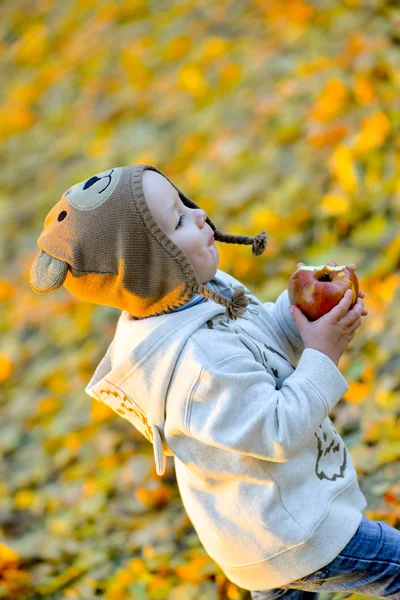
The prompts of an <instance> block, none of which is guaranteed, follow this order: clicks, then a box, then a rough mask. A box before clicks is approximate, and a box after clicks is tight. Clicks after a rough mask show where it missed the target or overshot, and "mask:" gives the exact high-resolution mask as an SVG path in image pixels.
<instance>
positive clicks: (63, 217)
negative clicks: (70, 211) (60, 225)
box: [57, 210, 67, 221]
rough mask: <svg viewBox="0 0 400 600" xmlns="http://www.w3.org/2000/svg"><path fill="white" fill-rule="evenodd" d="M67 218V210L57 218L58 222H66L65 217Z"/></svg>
mask: <svg viewBox="0 0 400 600" xmlns="http://www.w3.org/2000/svg"><path fill="white" fill-rule="evenodd" d="M66 216H67V211H66V210H62V211H61V212H60V214H59V215H58V217H57V221H64V219H65V217H66Z"/></svg>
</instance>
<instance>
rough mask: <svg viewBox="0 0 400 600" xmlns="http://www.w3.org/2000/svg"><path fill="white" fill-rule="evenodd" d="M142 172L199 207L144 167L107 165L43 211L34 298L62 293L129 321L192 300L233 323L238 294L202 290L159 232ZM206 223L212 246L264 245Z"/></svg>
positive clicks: (240, 301) (242, 301)
mask: <svg viewBox="0 0 400 600" xmlns="http://www.w3.org/2000/svg"><path fill="white" fill-rule="evenodd" d="M146 169H150V170H152V171H156V172H157V173H159V174H160V175H162V176H163V177H165V178H166V179H167V180H168V181H169V182H170V183H171V185H173V186H174V188H175V189H176V190H177V192H178V193H179V196H180V198H181V200H182V202H183V203H184V204H185V205H186V206H188V207H189V208H199V207H198V205H197V204H195V203H194V202H193V200H190V198H188V197H187V196H185V194H184V193H183V192H181V191H180V190H179V189H178V188H177V187H176V185H174V184H173V183H172V181H170V180H169V179H168V177H167V176H166V175H165V174H164V173H162V172H161V171H160V170H159V169H157V168H156V167H153V166H152V165H136V166H128V167H115V168H113V169H109V170H108V171H104V172H102V173H98V174H97V175H94V176H93V177H90V178H89V179H86V180H85V181H82V182H80V183H77V184H75V185H73V186H72V187H70V188H69V189H68V190H67V191H66V192H65V193H64V194H63V195H62V197H61V199H60V200H59V201H58V202H57V204H56V205H55V206H54V207H53V208H52V209H51V210H50V212H49V213H48V215H47V217H46V219H45V222H44V228H43V231H42V233H41V234H40V236H39V239H38V241H37V244H38V246H39V248H40V252H39V254H38V255H37V256H36V258H35V260H34V261H33V263H32V265H31V268H30V271H29V283H30V286H31V288H32V289H33V291H34V292H36V293H37V294H46V293H48V292H53V291H55V290H57V289H58V288H59V287H61V286H62V285H64V287H65V288H66V289H67V290H68V291H69V292H70V293H71V294H73V295H74V296H77V297H78V298H81V299H82V300H86V301H87V302H93V303H94V304H103V305H106V306H114V307H116V308H120V309H121V310H125V311H127V312H128V313H130V314H131V315H132V316H134V317H136V318H146V317H150V316H155V315H161V314H164V313H168V312H171V311H173V310H175V309H177V308H179V307H181V306H183V305H185V304H186V303H187V302H189V300H190V299H191V298H192V297H193V296H194V295H195V294H196V293H198V294H200V295H203V296H207V297H209V298H211V299H212V300H214V302H217V303H219V304H221V305H223V306H225V307H226V313H227V315H228V317H229V319H237V318H238V317H241V316H242V315H243V313H244V312H245V310H246V307H247V305H248V303H249V299H248V297H247V296H246V294H245V290H244V288H238V289H236V290H235V291H234V293H233V296H232V299H230V298H227V297H225V296H222V295H220V294H218V293H216V292H214V291H213V290H211V289H209V288H207V287H206V286H205V285H202V284H201V283H200V282H199V280H198V278H197V276H196V274H195V271H194V269H193V267H192V265H191V263H190V261H189V259H188V257H187V256H186V254H185V253H184V251H183V250H182V249H181V248H179V247H178V246H177V245H176V244H174V242H173V241H172V240H171V239H170V238H169V237H168V236H167V235H166V234H165V233H164V232H163V230H162V229H161V228H160V226H159V225H158V223H157V221H156V220H155V218H154V216H153V214H152V212H151V210H150V208H149V206H148V204H147V202H146V199H145V196H144V193H143V186H142V177H143V173H144V171H145V170H146ZM207 223H208V224H209V225H210V227H211V228H212V230H213V231H214V237H215V240H216V241H219V242H226V243H230V244H249V245H250V244H251V245H252V253H253V256H259V255H260V254H262V253H263V252H264V250H265V248H266V246H267V238H268V236H267V234H266V232H265V230H264V231H262V232H261V233H259V234H258V235H257V236H255V237H249V236H245V235H231V234H228V233H224V232H223V231H220V230H219V229H217V228H216V227H215V225H214V223H213V222H212V221H211V219H210V218H209V217H207Z"/></svg>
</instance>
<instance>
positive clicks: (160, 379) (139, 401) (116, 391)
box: [85, 270, 226, 475]
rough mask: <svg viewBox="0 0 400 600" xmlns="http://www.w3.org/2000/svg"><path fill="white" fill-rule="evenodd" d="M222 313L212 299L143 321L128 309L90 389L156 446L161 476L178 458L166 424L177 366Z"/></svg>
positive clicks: (92, 395) (88, 392)
mask: <svg viewBox="0 0 400 600" xmlns="http://www.w3.org/2000/svg"><path fill="white" fill-rule="evenodd" d="M217 273H219V274H220V275H221V271H219V270H218V271H217ZM214 279H215V278H214ZM213 281H214V280H213ZM222 285H225V287H226V283H225V284H224V283H222ZM220 313H221V314H225V308H224V307H223V306H221V305H220V304H217V303H216V302H214V301H213V300H211V299H210V298H209V299H208V301H207V302H204V303H202V304H198V305H195V306H191V307H190V308H189V309H186V310H182V311H178V312H173V313H169V314H163V315H158V316H154V317H149V318H146V319H140V320H135V319H132V317H131V315H130V314H129V313H128V312H126V311H123V312H122V314H121V316H120V318H119V320H118V324H117V328H116V332H115V334H114V338H113V340H112V342H111V343H110V345H109V346H108V348H107V351H106V354H105V355H104V357H103V358H102V359H101V361H100V363H99V364H98V366H97V368H96V370H95V372H94V374H93V376H92V378H91V380H90V381H89V383H88V385H87V386H86V388H85V392H86V393H87V394H88V395H89V396H91V397H92V398H94V399H95V400H99V401H100V402H104V403H105V404H108V405H109V406H110V407H111V408H112V409H113V410H114V411H115V412H116V413H118V414H119V415H120V416H121V417H123V418H124V419H127V420H128V421H129V422H130V423H132V425H134V427H136V429H138V430H139V431H140V432H141V433H142V434H143V435H144V436H145V437H146V438H147V439H148V440H149V441H150V442H151V443H152V444H153V448H154V459H155V463H156V471H157V474H158V475H163V474H164V472H165V466H166V455H168V456H173V453H172V451H171V450H170V448H169V447H168V444H167V443H166V441H165V437H164V424H165V416H166V415H165V407H166V398H167V392H168V389H169V386H170V382H171V379H172V376H173V374H174V369H175V365H176V363H177V361H178V359H179V357H180V355H181V353H182V351H183V349H184V346H185V344H186V342H187V341H188V340H189V338H190V336H191V335H192V334H193V333H194V332H195V331H196V330H197V329H198V328H199V327H201V326H202V325H203V324H204V323H205V322H206V321H208V319H210V318H213V317H214V316H216V315H217V314H220Z"/></svg>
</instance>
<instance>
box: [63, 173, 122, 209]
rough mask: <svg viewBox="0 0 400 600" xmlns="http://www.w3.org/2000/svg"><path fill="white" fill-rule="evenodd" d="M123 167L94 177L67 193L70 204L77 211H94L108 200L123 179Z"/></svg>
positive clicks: (74, 186)
mask: <svg viewBox="0 0 400 600" xmlns="http://www.w3.org/2000/svg"><path fill="white" fill-rule="evenodd" d="M121 173H122V167H115V168H114V169H109V170H108V171H103V172H102V173H98V174H97V175H93V177H90V178H89V179H87V180H86V181H81V182H80V183H77V184H76V185H73V186H72V187H70V188H69V190H67V191H66V192H65V196H66V198H67V200H68V202H69V203H70V204H71V205H72V206H73V207H74V208H76V209H77V210H93V209H94V208H97V207H98V206H100V205H101V204H103V202H105V201H106V200H107V198H108V197H109V196H110V194H111V193H112V192H113V190H114V189H115V187H116V185H117V183H118V181H119V178H120V177H121Z"/></svg>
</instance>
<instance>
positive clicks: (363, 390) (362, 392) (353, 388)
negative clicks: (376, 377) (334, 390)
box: [343, 381, 372, 404]
mask: <svg viewBox="0 0 400 600" xmlns="http://www.w3.org/2000/svg"><path fill="white" fill-rule="evenodd" d="M371 390H372V385H371V384H370V383H361V382H360V381H351V382H350V383H349V389H348V390H347V392H346V393H345V394H344V396H343V398H344V399H345V400H346V401H347V402H351V403H352V404H359V403H360V402H363V401H364V400H365V398H366V397H367V396H368V394H370V393H371Z"/></svg>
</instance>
